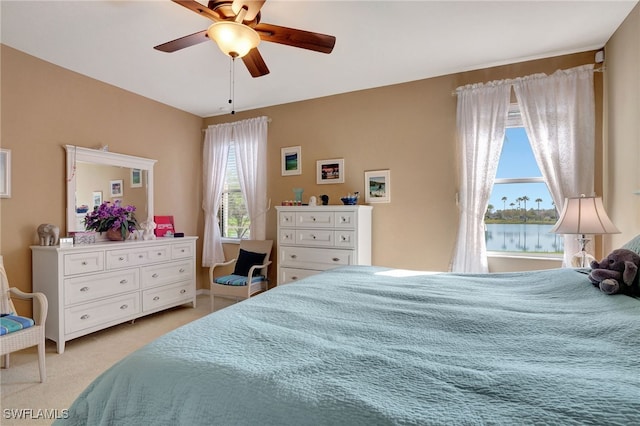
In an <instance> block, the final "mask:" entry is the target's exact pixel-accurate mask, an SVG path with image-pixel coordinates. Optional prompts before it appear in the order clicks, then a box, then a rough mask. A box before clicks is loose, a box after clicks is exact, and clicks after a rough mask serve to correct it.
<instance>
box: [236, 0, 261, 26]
mask: <svg viewBox="0 0 640 426" xmlns="http://www.w3.org/2000/svg"><path fill="white" fill-rule="evenodd" d="M265 1H266V0H233V4H232V5H231V9H232V10H233V13H235V14H236V15H237V14H238V13H240V10H241V9H242V8H243V7H246V8H247V14H246V15H245V16H244V21H253V20H254V19H255V17H256V16H258V13H260V9H262V5H263V4H264V2H265Z"/></svg>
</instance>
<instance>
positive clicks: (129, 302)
mask: <svg viewBox="0 0 640 426" xmlns="http://www.w3.org/2000/svg"><path fill="white" fill-rule="evenodd" d="M138 313H140V293H139V292H135V293H129V294H125V295H122V296H115V297H112V298H109V299H105V300H101V301H98V302H90V303H85V304H83V305H78V306H74V307H71V308H67V309H65V311H64V314H65V326H64V330H65V333H67V334H69V333H75V332H77V331H80V330H84V329H86V328H91V327H95V326H100V325H103V324H106V323H109V322H111V321H117V320H119V319H122V318H128V317H132V316H135V315H136V314H138Z"/></svg>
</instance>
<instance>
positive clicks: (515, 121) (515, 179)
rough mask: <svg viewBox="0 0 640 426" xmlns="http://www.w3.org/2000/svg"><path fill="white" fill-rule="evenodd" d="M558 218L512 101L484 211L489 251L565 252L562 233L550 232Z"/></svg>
mask: <svg viewBox="0 0 640 426" xmlns="http://www.w3.org/2000/svg"><path fill="white" fill-rule="evenodd" d="M557 219H558V211H557V210H556V206H555V205H554V203H553V200H552V199H551V194H550V193H549V189H548V187H547V185H546V183H545V181H544V178H543V177H542V173H541V172H540V168H539V167H538V164H537V163H536V160H535V157H534V155H533V151H532V150H531V144H530V143H529V138H528V136H527V132H526V131H525V129H524V127H523V124H522V117H521V115H520V110H519V108H518V105H517V104H512V105H511V107H510V108H509V117H508V120H507V130H506V133H505V139H504V145H503V146H502V153H501V154H500V161H499V163H498V171H497V172H496V180H495V184H494V186H493V192H492V193H491V197H490V199H489V205H488V206H487V211H486V213H485V230H486V231H485V240H486V243H487V251H493V252H520V253H527V254H541V255H544V254H556V253H562V252H563V250H564V247H563V238H562V236H561V235H557V234H551V233H549V231H550V230H551V228H553V225H554V224H555V223H556V221H557Z"/></svg>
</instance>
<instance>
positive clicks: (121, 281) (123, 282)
mask: <svg viewBox="0 0 640 426" xmlns="http://www.w3.org/2000/svg"><path fill="white" fill-rule="evenodd" d="M127 282H128V281H127V280H120V284H126V283H127Z"/></svg>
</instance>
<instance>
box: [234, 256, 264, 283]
mask: <svg viewBox="0 0 640 426" xmlns="http://www.w3.org/2000/svg"><path fill="white" fill-rule="evenodd" d="M266 256H267V254H266V253H255V252H252V251H247V250H243V249H240V253H239V254H238V260H236V267H235V268H234V270H233V274H234V275H244V276H245V277H246V276H247V275H249V269H251V267H252V266H254V265H262V264H263V263H264V258H265V257H266Z"/></svg>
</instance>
